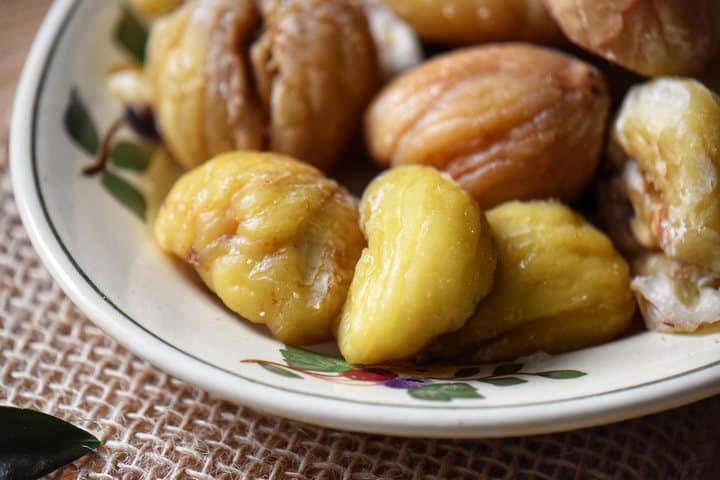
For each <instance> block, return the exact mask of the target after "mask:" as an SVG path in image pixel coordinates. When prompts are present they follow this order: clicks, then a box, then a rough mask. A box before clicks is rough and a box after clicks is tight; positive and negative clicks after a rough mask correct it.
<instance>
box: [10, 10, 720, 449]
mask: <svg viewBox="0 0 720 480" xmlns="http://www.w3.org/2000/svg"><path fill="white" fill-rule="evenodd" d="M82 4H83V2H82V1H81V0H56V1H55V2H54V3H53V4H52V6H51V8H50V10H49V12H48V14H47V16H46V18H45V19H44V21H43V23H42V25H41V28H40V30H39V31H38V33H37V36H36V38H35V41H34V42H33V46H32V48H31V50H30V54H29V56H28V59H27V61H26V64H25V67H24V69H23V73H22V76H21V79H20V83H19V88H18V91H17V93H16V98H15V103H14V107H13V114H12V118H11V128H10V175H11V181H12V185H13V190H14V194H15V198H16V202H17V205H18V210H19V213H20V217H21V219H22V222H23V224H24V226H25V229H26V231H27V232H28V236H29V237H30V240H31V242H32V244H33V246H34V248H35V250H36V251H37V252H38V254H39V256H40V258H41V260H42V261H43V264H44V265H45V266H46V268H48V270H49V271H50V273H51V275H52V276H53V278H54V279H55V281H57V282H58V284H59V285H60V287H61V288H62V289H63V291H64V292H65V293H66V294H67V295H68V297H69V298H70V299H71V300H72V301H73V303H75V305H77V306H78V308H79V309H80V310H81V311H83V313H85V314H86V315H87V316H88V317H89V318H90V319H91V320H92V321H93V322H94V323H95V324H96V325H98V326H99V327H100V328H101V329H102V330H103V331H105V332H106V333H107V334H108V335H109V336H110V337H112V338H113V339H115V340H116V341H117V342H118V343H120V344H122V345H123V346H124V347H125V348H127V349H128V350H130V351H132V352H133V353H135V354H136V355H138V356H139V357H141V358H144V359H146V360H148V361H149V362H150V363H152V364H153V365H155V366H157V367H159V368H160V369H161V370H163V371H166V372H168V373H170V374H172V375H173V376H176V377H178V378H180V379H182V380H183V381H186V382H188V383H190V384H191V385H196V386H199V387H201V388H203V389H205V390H207V391H210V392H212V393H215V394H217V395H219V396H220V397H223V398H227V399H229V400H233V401H236V402H238V403H240V404H243V405H247V406H249V407H251V408H254V409H256V410H260V411H264V412H267V413H271V414H277V415H280V416H284V417H288V418H293V419H296V420H300V421H305V422H308V423H312V424H316V425H322V426H326V427H331V428H341V429H346V430H354V431H361V432H369V433H384V434H395V435H405V436H425V437H441V438H442V437H451V436H452V437H464V438H479V437H498V436H511V435H529V434H538V433H549V432H554V431H561V430H570V429H574V428H581V427H587V426H593V425H599V424H604V423H610V422H614V421H620V420H624V419H627V418H632V417H636V416H642V415H646V414H650V413H655V412H658V411H661V410H665V409H668V408H672V407H676V406H680V405H683V404H686V403H690V402H692V401H695V400H700V399H702V398H705V397H708V396H711V395H713V394H717V393H720V360H718V361H717V362H713V363H711V364H709V365H706V366H702V367H698V368H695V369H692V370H690V371H689V372H685V373H679V374H675V375H671V376H670V377H668V378H665V379H661V380H657V381H653V382H650V383H646V384H641V385H638V386H632V387H628V388H624V389H621V390H616V391H609V392H601V393H598V394H593V395H589V396H586V397H579V398H575V399H566V400H557V401H549V402H543V403H536V404H530V405H527V404H525V405H509V406H482V405H477V406H473V407H465V406H463V407H460V408H458V407H456V406H452V405H448V406H447V407H446V406H433V407H430V406H421V405H418V406H410V405H387V404H376V403H370V402H360V401H352V400H347V399H341V398H333V397H329V396H318V395H315V394H309V393H302V392H297V391H292V390H288V389H284V388H280V387H276V386H273V385H268V384H264V383H262V382H258V381H256V380H254V379H250V378H246V377H244V376H241V375H239V374H237V373H235V372H230V371H228V370H225V369H223V368H222V367H220V366H217V365H212V364H210V363H208V362H205V361H204V360H202V359H201V358H198V357H196V356H194V355H192V354H190V353H188V352H185V351H183V350H181V349H179V348H178V347H175V346H172V345H171V344H169V343H168V342H166V341H164V340H162V339H161V338H160V337H159V336H157V335H155V334H154V333H152V332H150V331H149V330H148V329H146V328H144V327H143V326H141V325H140V324H138V323H136V322H134V321H133V320H132V319H130V318H129V317H128V318H125V317H123V315H122V314H121V313H120V310H119V308H118V307H116V306H114V305H113V304H112V303H111V300H109V299H108V298H107V296H105V295H104V294H103V293H102V292H101V291H100V290H99V289H98V288H96V287H94V284H93V283H92V281H91V280H90V278H87V277H86V276H85V273H84V272H83V270H82V269H81V268H80V267H79V266H78V265H77V264H75V262H74V260H73V258H72V256H71V255H70V253H69V252H68V251H67V250H66V249H65V247H64V245H63V243H62V240H61V239H60V237H59V235H57V234H56V232H54V226H53V225H52V221H51V220H50V219H49V215H47V213H46V212H45V211H44V206H43V205H42V201H41V200H40V196H41V193H40V191H39V184H38V185H36V179H35V171H34V167H33V164H34V160H33V157H34V153H35V152H34V148H35V142H34V133H35V128H34V123H35V119H36V116H37V115H36V113H37V112H36V108H37V106H38V105H39V95H40V89H41V88H42V86H43V77H44V72H45V71H46V70H47V69H48V67H49V64H50V62H51V60H52V56H53V52H54V50H55V47H56V46H57V45H58V44H59V43H60V41H58V40H59V37H60V35H61V33H62V30H63V28H64V27H63V26H64V24H65V23H66V21H67V20H69V19H70V18H71V17H72V14H73V12H74V11H75V10H76V9H77V8H78V7H80V5H82ZM46 215H47V218H45V217H46ZM103 300H104V301H103ZM398 409H399V410H400V411H402V412H403V413H402V416H398V415H396V413H397V411H398ZM428 414H429V415H428Z"/></svg>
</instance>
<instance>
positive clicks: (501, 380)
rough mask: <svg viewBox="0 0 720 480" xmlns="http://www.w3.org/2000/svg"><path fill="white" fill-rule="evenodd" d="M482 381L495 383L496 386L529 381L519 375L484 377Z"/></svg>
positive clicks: (508, 385) (509, 385) (507, 385)
mask: <svg viewBox="0 0 720 480" xmlns="http://www.w3.org/2000/svg"><path fill="white" fill-rule="evenodd" d="M480 381H481V382H483V383H489V384H490V385H495V386H496V387H511V386H513V385H520V384H521V383H527V380H525V379H522V378H518V377H498V378H484V379H482V380H480Z"/></svg>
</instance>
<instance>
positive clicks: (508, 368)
mask: <svg viewBox="0 0 720 480" xmlns="http://www.w3.org/2000/svg"><path fill="white" fill-rule="evenodd" d="M522 367H523V364H522V363H506V364H504V365H498V366H497V367H495V370H493V375H512V374H513V373H517V372H519V371H520V370H521V369H522Z"/></svg>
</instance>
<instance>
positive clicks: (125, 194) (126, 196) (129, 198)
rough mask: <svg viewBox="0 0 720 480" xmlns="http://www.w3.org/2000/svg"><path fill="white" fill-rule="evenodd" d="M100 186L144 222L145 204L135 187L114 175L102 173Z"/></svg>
mask: <svg viewBox="0 0 720 480" xmlns="http://www.w3.org/2000/svg"><path fill="white" fill-rule="evenodd" d="M102 184H103V186H104V187H105V188H106V189H107V191H108V192H110V194H111V195H112V196H113V197H115V199H116V200H117V201H119V202H120V203H122V204H123V205H125V206H126V207H127V208H129V209H130V210H131V211H132V212H133V213H134V214H135V215H137V216H138V217H140V219H141V220H143V221H145V211H146V210H147V203H146V202H145V197H143V194H142V193H140V192H139V191H138V190H137V189H136V188H135V187H133V186H132V185H130V184H129V183H128V182H126V181H125V180H123V179H122V178H120V177H118V176H117V175H115V174H114V173H112V172H110V171H108V170H105V171H103V176H102Z"/></svg>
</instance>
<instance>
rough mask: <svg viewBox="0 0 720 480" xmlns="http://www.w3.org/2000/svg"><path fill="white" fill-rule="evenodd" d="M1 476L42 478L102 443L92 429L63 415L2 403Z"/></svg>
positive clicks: (2, 478)
mask: <svg viewBox="0 0 720 480" xmlns="http://www.w3.org/2000/svg"><path fill="white" fill-rule="evenodd" d="M0 425H1V426H2V428H0V480H20V479H22V480H28V479H35V478H40V477H42V476H44V475H47V474H48V473H50V472H52V471H54V470H57V469H58V468H60V467H62V466H64V465H67V464H68V463H70V462H72V461H74V460H77V459H78V458H80V457H82V456H83V455H86V454H88V453H91V452H94V451H95V450H96V449H97V448H98V447H99V446H100V440H98V439H97V438H96V437H94V436H93V435H91V434H90V433H88V432H86V431H85V430H82V429H80V428H77V427H75V426H73V425H71V424H69V423H67V422H64V421H63V420H60V419H59V418H55V417H53V416H50V415H47V414H44V413H41V412H36V411H34V410H26V409H21V408H14V407H0Z"/></svg>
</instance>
